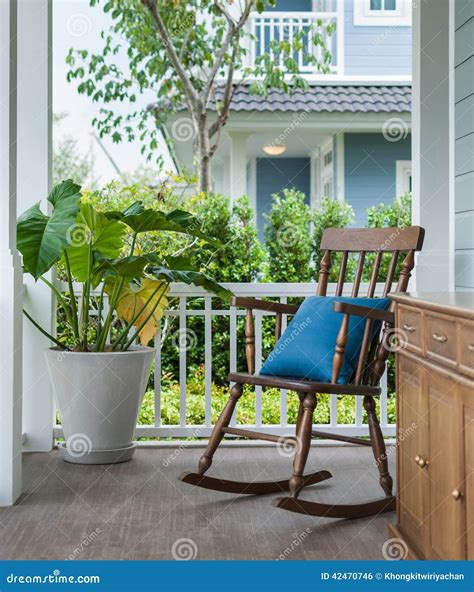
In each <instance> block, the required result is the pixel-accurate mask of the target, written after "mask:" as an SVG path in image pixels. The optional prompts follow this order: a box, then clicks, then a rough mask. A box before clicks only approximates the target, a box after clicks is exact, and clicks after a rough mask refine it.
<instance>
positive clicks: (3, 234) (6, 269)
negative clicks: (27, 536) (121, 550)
mask: <svg viewBox="0 0 474 592" xmlns="http://www.w3.org/2000/svg"><path fill="white" fill-rule="evenodd" d="M16 9H17V6H16V0H2V1H1V2H0V41H1V52H0V276H1V281H2V286H1V289H0V334H1V336H2V338H1V339H0V369H1V370H0V506H7V505H10V504H13V503H14V502H15V500H16V499H17V498H18V497H19V495H20V493H21V432H22V430H21V308H22V305H21V295H22V273H21V263H20V258H19V256H18V253H17V251H16V231H15V228H16V134H17V130H16V122H17V114H16V85H17V81H16V59H17V56H16V44H17V29H16V27H17V19H16V16H17V15H16Z"/></svg>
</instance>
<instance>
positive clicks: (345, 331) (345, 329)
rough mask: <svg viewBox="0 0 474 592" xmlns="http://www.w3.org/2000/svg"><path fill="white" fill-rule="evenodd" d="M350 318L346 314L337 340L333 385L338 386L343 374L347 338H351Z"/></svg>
mask: <svg viewBox="0 0 474 592" xmlns="http://www.w3.org/2000/svg"><path fill="white" fill-rule="evenodd" d="M349 316H350V315H348V314H345V315H344V317H343V319H342V323H341V327H340V329H339V333H338V334H337V339H336V351H335V353H334V359H333V364H332V383H333V384H336V383H337V379H338V378H339V373H340V372H341V368H342V364H343V363H344V354H345V353H346V347H347V338H348V336H349Z"/></svg>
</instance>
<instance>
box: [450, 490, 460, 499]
mask: <svg viewBox="0 0 474 592" xmlns="http://www.w3.org/2000/svg"><path fill="white" fill-rule="evenodd" d="M451 495H452V496H453V498H454V499H455V500H456V501H458V500H460V499H461V498H462V493H461V491H459V489H453V492H452V494H451Z"/></svg>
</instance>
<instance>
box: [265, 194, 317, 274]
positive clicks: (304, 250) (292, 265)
mask: <svg viewBox="0 0 474 592" xmlns="http://www.w3.org/2000/svg"><path fill="white" fill-rule="evenodd" d="M265 218H266V220H267V223H266V225H265V245H266V247H267V250H268V260H269V266H268V274H267V281H270V282H310V281H311V280H312V279H313V277H314V271H313V269H312V266H311V233H310V224H311V209H310V207H309V205H308V204H307V203H306V201H305V196H304V194H303V193H301V192H299V191H296V190H294V189H284V190H283V192H282V195H278V194H275V195H273V203H272V208H271V211H270V213H269V214H266V215H265Z"/></svg>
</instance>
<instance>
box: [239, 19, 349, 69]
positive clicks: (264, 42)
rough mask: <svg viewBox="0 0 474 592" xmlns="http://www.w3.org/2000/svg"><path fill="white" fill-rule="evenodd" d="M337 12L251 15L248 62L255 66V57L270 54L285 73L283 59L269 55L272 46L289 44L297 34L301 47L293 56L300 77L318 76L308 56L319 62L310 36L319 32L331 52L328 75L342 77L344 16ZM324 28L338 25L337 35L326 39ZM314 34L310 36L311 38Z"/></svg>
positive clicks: (279, 56)
mask: <svg viewBox="0 0 474 592" xmlns="http://www.w3.org/2000/svg"><path fill="white" fill-rule="evenodd" d="M338 14H339V13H338V12H337V11H328V12H263V13H261V14H259V13H253V14H252V15H251V18H250V31H251V35H252V40H251V42H250V58H249V59H250V61H251V64H254V63H255V60H256V59H257V57H258V56H260V55H262V54H263V53H269V54H270V55H271V56H272V57H273V59H274V61H276V62H277V63H278V66H279V67H280V68H281V69H283V70H285V69H286V68H285V64H284V56H283V55H275V53H274V52H273V51H272V49H271V47H272V42H274V41H275V42H279V41H288V42H289V43H292V42H293V40H294V38H295V36H296V35H297V34H300V33H302V34H303V35H302V47H301V49H299V50H298V51H296V52H295V53H294V54H293V58H294V59H295V60H296V62H297V64H298V68H299V70H300V72H301V73H302V74H305V75H307V76H320V75H321V73H320V72H319V71H318V69H317V67H316V66H315V65H314V64H312V63H311V62H310V61H309V60H308V58H307V56H308V55H313V56H315V57H316V58H317V59H318V61H321V62H322V48H321V46H320V45H317V44H314V43H313V34H314V33H316V32H318V33H320V34H321V36H322V37H323V39H324V42H325V45H326V47H327V48H328V49H329V51H330V52H331V56H332V61H331V64H330V73H331V74H340V75H342V74H343V71H342V70H343V64H342V60H343V55H344V52H343V36H344V31H343V16H341V15H339V17H338ZM319 22H322V23H323V25H329V24H331V23H337V25H336V31H335V32H334V33H333V34H332V35H331V36H329V35H327V34H326V33H325V31H324V27H319V26H318V23H319ZM311 33H313V34H311Z"/></svg>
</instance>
